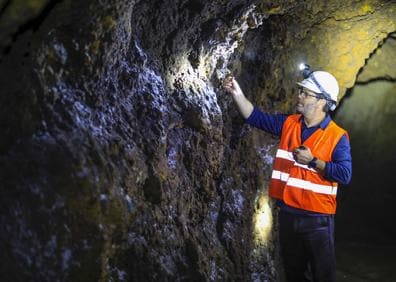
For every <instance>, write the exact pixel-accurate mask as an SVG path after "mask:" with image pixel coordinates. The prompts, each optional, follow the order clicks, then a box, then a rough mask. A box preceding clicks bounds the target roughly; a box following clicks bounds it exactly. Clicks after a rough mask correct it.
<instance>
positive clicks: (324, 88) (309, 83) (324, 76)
mask: <svg viewBox="0 0 396 282" xmlns="http://www.w3.org/2000/svg"><path fill="white" fill-rule="evenodd" d="M297 84H298V85H300V86H302V87H305V88H307V89H309V90H311V91H313V92H315V93H322V94H324V95H325V96H327V97H326V98H328V99H331V100H332V101H333V102H334V103H336V102H337V97H338V92H339V89H340V88H339V87H338V82H337V79H336V78H335V77H334V76H333V75H332V74H330V73H328V72H325V71H314V72H312V73H311V74H310V75H309V76H308V77H307V78H306V79H304V80H303V81H301V82H297Z"/></svg>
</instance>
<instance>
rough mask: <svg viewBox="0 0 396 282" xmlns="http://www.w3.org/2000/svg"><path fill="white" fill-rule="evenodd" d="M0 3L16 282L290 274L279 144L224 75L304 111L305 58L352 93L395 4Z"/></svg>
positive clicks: (5, 172)
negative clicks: (279, 192) (299, 95)
mask: <svg viewBox="0 0 396 282" xmlns="http://www.w3.org/2000/svg"><path fill="white" fill-rule="evenodd" d="M0 6H1V13H0V20H1V21H0V23H1V33H0V36H1V38H2V45H1V46H0V47H1V49H2V54H1V64H0V83H1V85H2V90H3V91H2V93H3V95H1V97H0V109H1V111H0V121H1V123H0V124H1V128H0V130H1V132H2V138H1V139H0V165H1V170H0V171H1V172H0V177H1V178H0V183H1V184H0V185H1V190H0V191H1V192H0V193H1V198H0V199H1V200H0V209H1V214H0V239H1V240H0V244H1V249H2V250H3V252H2V255H1V259H2V261H3V262H4V263H3V264H2V266H1V268H0V277H1V280H2V281H58V280H67V281H98V280H99V281H109V280H112V281H113V280H114V281H146V280H147V281H157V280H161V281H162V280H164V281H179V280H200V281H201V280H202V281H209V280H210V281H217V280H231V281H249V280H254V281H274V280H276V279H278V277H279V274H278V273H277V271H278V269H279V268H278V262H277V249H276V240H275V238H276V237H275V236H274V233H275V232H276V221H275V224H274V225H272V221H273V215H272V203H271V202H269V201H268V198H267V196H266V189H267V183H268V179H269V175H270V170H271V164H272V156H273V152H274V148H275V145H276V143H277V140H276V138H273V137H272V136H269V135H266V134H265V133H262V132H258V131H255V130H252V129H251V128H249V127H247V126H246V125H244V123H243V120H242V118H241V117H240V115H239V114H238V113H237V110H236V108H235V106H234V104H233V102H232V100H231V98H230V97H229V96H228V95H226V94H225V93H224V92H223V90H222V89H221V87H220V84H221V81H222V79H223V78H224V76H225V75H226V74H227V73H228V72H230V71H231V72H233V73H234V74H236V75H237V77H238V79H239V80H240V81H241V84H242V86H243V87H244V89H245V92H246V94H247V96H248V97H249V98H250V99H251V100H252V101H253V102H254V103H255V104H257V105H259V106H260V107H261V108H263V109H266V110H270V111H272V112H274V111H286V112H290V111H292V110H293V107H294V96H293V95H294V94H293V89H294V87H295V86H294V81H295V80H296V79H297V77H298V74H297V72H296V68H295V67H296V65H297V63H298V62H299V61H300V60H302V59H306V60H308V61H309V63H310V64H311V65H312V66H314V67H318V68H327V69H329V70H330V71H333V72H335V75H336V76H337V77H338V78H339V79H340V82H341V84H342V87H343V89H345V88H347V87H350V86H352V85H353V83H354V80H355V77H356V74H357V72H358V70H359V69H360V68H361V67H362V66H363V65H364V60H365V58H367V57H368V56H369V55H370V53H372V52H373V50H374V49H375V48H376V47H377V45H378V44H379V43H380V42H382V40H383V39H384V38H385V37H386V36H387V35H388V33H390V32H392V31H395V30H396V27H395V21H394V18H395V17H394V15H395V10H394V9H395V4H394V3H393V2H392V1H389V2H385V3H384V2H382V1H366V2H364V3H363V2H355V1H353V2H352V1H351V3H345V1H331V2H326V1H321V2H320V4H318V2H317V1H316V2H313V1H308V2H306V1H303V2H295V1H277V2H276V3H274V2H269V1H268V2H267V1H239V0H235V1H223V0H218V1H205V2H204V1H199V0H179V1H173V2H169V1H167V2H164V1H159V0H157V1H145V2H144V1H82V2H78V1H70V0H64V1H25V2H24V3H23V4H22V3H21V4H19V2H18V1H1V2H0ZM15 11H26V12H17V13H16V16H15ZM358 28H360V29H361V30H360V31H359V32H358V31H357V29H358ZM351 34H353V35H355V34H356V40H355V39H353V40H355V41H352V39H351V38H350V37H351ZM322 35H323V38H322ZM351 43H352V44H351ZM332 46H334V48H333V47H332ZM354 50H355V51H354ZM343 55H345V56H347V57H348V58H345V59H343V57H342V56H343ZM340 58H341V59H340ZM336 61H337V62H338V63H337V64H336V63H335V62H336ZM346 67H348V72H345V69H346ZM274 216H275V214H274Z"/></svg>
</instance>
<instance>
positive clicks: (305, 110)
mask: <svg viewBox="0 0 396 282" xmlns="http://www.w3.org/2000/svg"><path fill="white" fill-rule="evenodd" d="M319 101H320V99H318V98H317V94H316V93H315V92H313V91H311V90H308V89H307V88H303V87H302V88H300V89H299V93H298V101H297V112H299V113H301V114H303V115H312V114H313V113H314V112H315V111H316V108H317V107H319V106H320V105H319V104H318V103H319Z"/></svg>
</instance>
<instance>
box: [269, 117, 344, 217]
mask: <svg viewBox="0 0 396 282" xmlns="http://www.w3.org/2000/svg"><path fill="white" fill-rule="evenodd" d="M301 117H302V115H301V114H296V115H290V116H288V117H287V119H286V121H285V123H284V124H283V128H282V136H281V140H280V144H279V148H278V151H277V152H276V157H275V162H274V166H273V171H272V177H271V182H270V187H269V195H270V196H271V197H273V198H276V199H280V200H283V202H284V203H286V204H287V205H289V206H292V207H295V208H299V209H304V210H308V211H313V212H319V213H325V214H335V211H336V195H337V183H336V182H332V181H330V180H327V179H325V178H324V176H323V175H322V174H320V173H319V172H318V171H316V170H315V169H313V168H310V167H308V166H307V165H303V164H299V163H297V162H296V161H295V160H294V158H293V153H292V152H293V150H294V149H296V148H297V147H299V146H300V145H304V146H306V147H308V148H309V149H310V150H311V152H312V155H313V156H315V157H317V158H318V159H320V160H322V161H325V162H329V161H331V156H332V153H333V151H334V148H335V147H336V145H337V143H338V142H339V141H340V139H341V137H342V136H343V135H344V134H347V132H346V131H345V130H344V129H342V128H341V127H339V126H338V125H337V124H336V123H335V122H333V121H330V123H329V124H328V125H327V127H326V128H325V129H321V128H319V129H317V130H316V131H315V132H314V133H313V134H312V135H311V136H310V137H309V138H308V139H307V140H306V141H305V142H304V143H302V142H301V122H302V121H301ZM347 137H348V134H347Z"/></svg>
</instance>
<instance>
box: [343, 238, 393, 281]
mask: <svg viewBox="0 0 396 282" xmlns="http://www.w3.org/2000/svg"><path fill="white" fill-rule="evenodd" d="M336 252H337V253H336V255H337V281H338V282H346V281H348V282H366V281H376V282H388V281H389V282H391V281H392V282H394V281H396V255H395V253H396V244H395V245H369V244H364V243H353V242H339V243H336Z"/></svg>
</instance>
